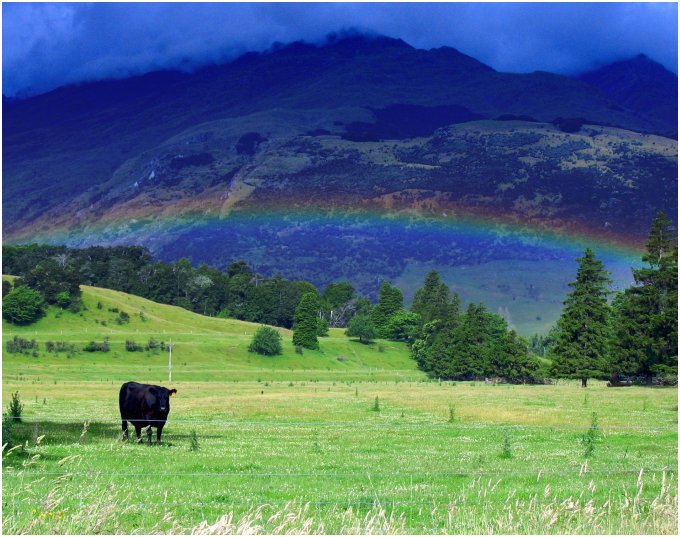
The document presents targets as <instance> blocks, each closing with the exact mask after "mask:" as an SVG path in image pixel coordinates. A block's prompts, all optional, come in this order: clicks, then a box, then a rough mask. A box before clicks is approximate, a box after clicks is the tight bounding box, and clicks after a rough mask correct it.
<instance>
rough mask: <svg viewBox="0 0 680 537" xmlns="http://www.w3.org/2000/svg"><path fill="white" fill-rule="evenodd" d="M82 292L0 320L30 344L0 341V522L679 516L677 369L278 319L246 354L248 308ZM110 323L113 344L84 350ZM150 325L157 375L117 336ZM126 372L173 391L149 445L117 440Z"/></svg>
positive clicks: (359, 528) (292, 523)
mask: <svg viewBox="0 0 680 537" xmlns="http://www.w3.org/2000/svg"><path fill="white" fill-rule="evenodd" d="M83 300H84V304H85V306H86V310H84V311H82V312H80V313H76V314H74V313H70V312H66V311H60V310H57V309H50V310H49V312H48V314H47V316H46V317H45V318H43V319H41V320H40V321H39V322H38V323H36V324H34V325H31V326H29V327H15V326H10V325H8V324H3V348H6V343H7V341H9V340H12V338H13V337H14V336H15V335H16V336H19V337H22V338H26V339H36V341H37V342H38V344H39V346H40V350H39V351H38V353H37V354H38V356H37V357H34V356H32V355H31V354H10V353H7V352H5V351H3V365H2V368H3V369H2V372H3V393H2V404H3V410H4V409H6V408H7V406H8V403H9V400H10V398H11V394H12V393H14V392H17V391H18V392H19V393H20V396H21V400H22V402H23V404H24V410H23V413H22V416H23V419H22V422H21V423H15V424H13V425H12V427H11V433H10V438H11V439H12V442H13V443H14V444H15V447H14V448H11V449H8V448H5V449H4V450H3V484H2V490H3V497H2V502H3V515H2V518H3V532H4V533H6V534H16V533H40V534H43V533H84V534H92V533H142V534H147V533H161V532H163V533H167V532H175V533H192V532H194V533H236V532H242V533H243V532H250V533H288V532H295V533H381V534H386V533H491V532H493V533H588V534H592V533H632V534H649V533H653V534H659V533H665V534H675V533H676V532H677V523H678V511H677V488H678V487H677V462H678V455H677V447H678V439H677V429H678V428H677V410H678V406H677V402H678V400H677V389H675V388H671V389H669V388H656V389H655V388H642V387H631V388H620V389H611V388H607V387H606V386H605V384H604V383H601V382H592V385H591V386H589V388H587V389H585V390H584V389H581V388H579V386H578V383H574V382H560V383H558V384H556V385H543V386H510V385H491V384H486V383H484V382H476V383H475V382H458V383H456V382H438V381H436V380H429V379H427V378H426V377H425V376H424V374H423V373H421V372H420V371H418V370H417V369H416V368H415V364H414V363H413V361H412V360H411V359H410V358H409V355H408V349H407V348H406V346H405V345H402V344H399V343H394V342H386V341H377V342H375V343H374V344H373V345H362V344H360V343H358V342H356V341H352V340H349V339H347V338H346V337H345V336H344V334H343V331H342V330H331V333H330V334H329V337H327V338H322V339H321V349H320V351H307V350H305V351H304V353H303V354H302V355H300V354H297V353H296V352H295V349H294V348H293V346H292V343H291V341H290V332H287V331H285V330H281V333H282V335H283V339H284V354H283V355H282V356H278V357H260V356H257V355H254V354H251V353H248V352H247V346H248V343H249V342H250V337H251V336H252V333H253V332H254V330H255V329H256V328H257V326H256V325H252V324H248V323H242V322H238V321H233V320H225V319H214V318H206V317H202V316H199V315H195V314H193V313H190V312H187V311H185V310H182V309H179V308H174V307H171V306H164V305H158V304H154V303H152V302H149V301H146V300H144V299H140V298H137V297H133V296H129V295H125V294H123V293H118V292H115V291H109V290H104V289H96V288H88V287H84V288H83ZM113 310H118V311H113ZM121 311H124V312H126V313H127V314H128V316H129V320H128V321H127V322H123V323H122V324H118V321H117V319H119V318H120V312H121ZM103 323H104V324H103ZM105 337H108V338H109V345H110V350H109V352H106V353H104V352H92V353H89V352H84V351H82V347H83V346H84V345H85V344H86V343H87V342H89V341H91V340H94V341H98V342H100V341H103V340H104V338H105ZM149 338H154V339H156V340H157V341H159V342H160V341H163V342H164V343H167V342H169V341H170V339H172V343H173V356H172V359H173V368H172V382H170V383H169V382H168V353H167V352H166V351H163V350H158V349H157V350H149V351H142V352H127V351H126V350H125V341H126V340H134V341H136V342H137V343H139V344H142V345H143V344H147V342H148V340H149ZM48 340H49V341H63V342H64V343H65V344H72V345H74V346H75V347H76V349H78V350H77V351H76V352H73V353H71V354H70V357H69V354H67V353H66V352H62V353H57V354H54V353H47V352H46V351H45V342H46V341H48ZM128 380H137V381H140V382H147V383H153V384H161V385H163V386H167V387H169V388H176V389H177V390H178V394H177V397H175V398H173V399H172V400H171V406H172V410H171V413H170V417H169V421H168V424H167V425H166V427H165V429H164V432H163V443H162V444H161V445H154V446H151V447H149V446H146V445H140V444H137V443H135V442H134V441H128V442H126V443H123V442H121V441H120V420H119V413H118V390H119V388H120V385H121V384H122V383H123V382H125V381H128ZM5 441H6V439H5V438H3V442H5Z"/></svg>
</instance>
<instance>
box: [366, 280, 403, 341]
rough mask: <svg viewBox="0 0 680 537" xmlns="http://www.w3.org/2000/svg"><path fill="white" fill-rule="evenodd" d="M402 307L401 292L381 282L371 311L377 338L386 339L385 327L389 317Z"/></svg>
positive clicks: (387, 283)
mask: <svg viewBox="0 0 680 537" xmlns="http://www.w3.org/2000/svg"><path fill="white" fill-rule="evenodd" d="M403 307H404V295H403V294H402V292H401V290H399V289H398V288H397V287H394V286H393V285H390V284H389V282H382V285H381V286H380V294H379V296H378V303H377V304H376V306H375V307H374V308H373V310H372V311H371V320H372V321H373V326H374V327H375V330H376V332H377V333H378V337H382V338H385V337H387V335H388V333H387V325H388V323H389V321H390V317H392V315H394V314H395V313H397V312H398V311H399V310H401V309H403Z"/></svg>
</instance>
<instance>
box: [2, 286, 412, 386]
mask: <svg viewBox="0 0 680 537" xmlns="http://www.w3.org/2000/svg"><path fill="white" fill-rule="evenodd" d="M82 292H83V295H82V297H83V303H84V305H85V307H86V309H85V310H84V311H81V312H80V313H78V314H73V313H70V312H68V311H61V310H59V309H58V308H54V307H51V308H50V309H49V311H48V313H47V315H46V316H45V317H43V318H42V319H41V320H39V321H38V322H37V323H35V324H32V325H30V326H26V327H19V326H14V325H10V324H8V323H7V322H6V321H5V320H3V324H2V332H3V346H4V344H5V343H6V342H7V341H8V340H10V339H12V338H13V337H14V336H19V337H22V338H25V339H29V340H30V339H35V340H36V341H37V342H38V344H39V345H40V350H39V357H37V358H35V357H32V356H30V355H23V354H10V353H8V352H4V349H3V358H4V360H3V363H4V366H3V368H4V367H10V364H11V367H12V370H17V367H18V364H17V363H16V362H17V361H18V362H20V367H19V369H20V371H21V373H20V374H21V375H24V374H31V372H32V371H33V370H35V371H38V370H40V371H42V373H41V377H43V381H45V382H46V381H47V380H49V381H52V380H54V381H55V382H57V381H58V380H59V379H65V378H68V379H69V380H72V381H76V380H78V378H81V376H83V378H84V376H88V377H92V375H93V374H96V372H97V371H99V375H100V378H101V379H102V380H103V379H107V380H111V381H114V380H115V381H125V380H138V381H140V382H151V383H167V378H168V353H167V351H164V350H161V349H158V350H156V351H144V352H127V351H126V350H125V341H126V340H132V341H135V342H136V343H138V344H140V345H146V344H147V343H148V341H149V339H150V338H154V339H156V340H157V341H158V342H161V341H162V342H164V343H169V342H170V340H172V345H173V353H172V360H173V362H172V379H173V382H174V383H175V384H178V383H181V382H182V381H204V380H211V381H215V380H219V381H222V382H228V381H236V380H258V379H263V380H267V379H270V378H273V376H275V377H276V379H277V380H289V379H290V380H300V381H313V380H333V379H338V380H351V379H356V380H392V379H394V380H397V379H404V380H405V379H410V380H413V379H419V378H424V374H423V373H421V372H420V371H418V370H417V369H416V366H415V363H414V362H413V361H412V360H411V358H410V357H409V352H408V349H407V347H406V345H404V344H401V343H395V342H391V341H379V342H376V343H375V344H372V345H363V344H361V343H358V342H355V341H354V340H349V339H348V338H346V337H345V336H344V330H341V329H331V331H330V335H329V337H326V338H321V340H320V345H321V348H320V350H318V351H310V350H305V351H304V354H302V355H299V354H297V353H296V352H295V349H294V347H293V344H292V342H291V335H292V333H291V332H290V331H288V330H285V329H279V330H280V332H281V335H282V336H283V349H284V352H283V355H281V356H276V357H263V356H259V355H257V354H253V353H248V352H247V347H248V345H249V344H250V340H251V337H252V334H253V333H254V332H255V330H256V329H257V328H258V326H259V325H256V324H253V323H246V322H242V321H236V320H233V319H217V318H210V317H204V316H202V315H197V314H195V313H191V312H189V311H187V310H184V309H182V308H178V307H175V306H167V305H163V304H157V303H155V302H151V301H149V300H146V299H143V298H139V297H136V296H133V295H128V294H125V293H120V292H118V291H112V290H109V289H101V288H96V287H88V286H83V287H82ZM98 304H101V308H99V307H98ZM111 310H118V311H117V312H116V311H111ZM120 311H124V312H126V313H128V315H129V317H130V321H129V322H128V323H126V324H122V325H121V324H117V322H116V319H117V317H118V316H119V312H120ZM107 337H108V338H109V339H110V351H109V352H107V353H105V352H84V351H83V350H82V349H83V347H84V345H85V344H86V343H88V342H89V341H93V340H94V341H97V342H102V341H103V340H104V338H107ZM46 341H54V342H57V341H63V342H65V343H66V344H72V345H74V346H75V348H76V349H77V350H76V352H75V354H74V355H73V356H71V357H69V356H68V353H67V352H61V353H47V352H46V349H45V342H46ZM381 349H382V350H381ZM339 357H340V359H338V358H339ZM45 363H47V364H49V365H50V367H49V372H48V373H45V370H44V368H45ZM5 372H6V369H3V373H5ZM45 376H47V377H48V379H45Z"/></svg>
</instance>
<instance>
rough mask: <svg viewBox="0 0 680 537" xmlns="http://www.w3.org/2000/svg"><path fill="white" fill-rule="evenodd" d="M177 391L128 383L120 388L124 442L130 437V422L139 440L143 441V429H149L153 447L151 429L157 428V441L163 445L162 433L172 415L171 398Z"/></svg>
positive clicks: (119, 399) (147, 432)
mask: <svg viewBox="0 0 680 537" xmlns="http://www.w3.org/2000/svg"><path fill="white" fill-rule="evenodd" d="M176 393H177V390H174V389H173V390H168V389H167V388H163V387H162V386H152V385H150V384H139V383H138V382H126V383H125V384H123V385H122V386H121V387H120V396H119V398H118V403H119V406H120V417H121V419H122V420H123V440H126V439H127V437H128V423H127V422H128V421H129V422H130V423H132V425H134V427H135V432H136V433H137V440H138V441H139V442H141V441H142V435H141V433H142V428H143V427H148V429H147V431H146V434H147V439H148V442H149V445H151V427H156V441H157V442H158V443H159V444H160V443H161V432H162V431H163V426H164V425H165V421H166V420H167V419H168V414H169V413H170V397H172V396H173V395H175V394H176Z"/></svg>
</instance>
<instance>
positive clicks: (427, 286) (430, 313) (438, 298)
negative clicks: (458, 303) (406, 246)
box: [411, 270, 450, 325]
mask: <svg viewBox="0 0 680 537" xmlns="http://www.w3.org/2000/svg"><path fill="white" fill-rule="evenodd" d="M449 294H450V291H449V288H448V286H447V285H446V284H445V283H444V282H442V281H441V278H440V277H439V273H438V272H437V271H436V270H432V271H430V272H428V274H427V276H426V277H425V282H424V284H423V287H422V288H420V289H418V290H417V291H416V294H415V295H414V297H413V302H412V303H411V311H412V312H414V313H417V314H419V315H420V317H421V322H422V324H423V325H424V324H427V323H429V322H430V321H434V320H436V319H445V318H446V317H447V316H448V314H449V308H450V301H449Z"/></svg>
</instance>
